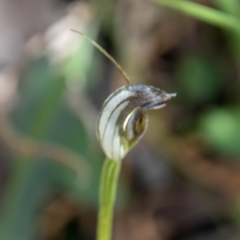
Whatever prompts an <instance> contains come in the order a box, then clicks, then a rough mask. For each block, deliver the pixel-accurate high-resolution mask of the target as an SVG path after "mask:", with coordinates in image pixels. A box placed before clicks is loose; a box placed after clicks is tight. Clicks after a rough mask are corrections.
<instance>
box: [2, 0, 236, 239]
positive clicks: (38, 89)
mask: <svg viewBox="0 0 240 240" xmlns="http://www.w3.org/2000/svg"><path fill="white" fill-rule="evenodd" d="M0 29H1V36H0V117H1V120H0V154H1V158H0V239H1V240H15V239H16V240H33V239H34V240H35V239H36V240H38V239H39V240H65V239H66V240H67V239H68V240H77V239H86V240H87V239H89V240H90V239H95V230H96V216H97V209H98V187H99V179H100V172H101V166H102V163H103V160H104V154H103V152H102V151H101V149H100V146H99V143H98V142H97V139H96V136H95V124H96V121H97V116H98V113H99V111H100V108H101V105H102V104H103V102H104V100H105V99H106V98H107V97H108V96H109V94H110V93H111V92H113V91H114V90H115V89H117V88H118V87H120V86H123V85H124V84H125V81H124V79H122V77H121V75H119V73H118V71H117V70H116V69H115V67H114V66H113V65H112V63H111V62H109V60H108V59H106V58H105V56H103V55H102V54H101V53H100V52H99V51H98V50H96V49H95V48H94V47H93V46H92V45H91V44H90V43H89V42H88V41H87V40H86V39H85V38H83V37H82V36H80V35H78V34H76V33H74V32H72V31H71V30H70V29H75V30H79V31H82V32H84V33H86V34H87V35H89V36H91V37H92V38H93V39H94V40H95V41H97V42H98V43H99V44H100V45H101V46H103V48H104V49H106V50H107V51H108V52H109V53H110V54H111V55H112V56H113V57H114V58H116V59H117V61H118V62H119V63H120V64H121V65H122V66H123V68H124V69H125V70H126V72H127V73H128V75H129V76H130V77H131V80H132V83H143V84H150V85H154V86H156V87H159V88H161V89H163V90H165V91H167V92H176V93H177V98H175V99H174V100H172V101H171V102H170V103H169V104H168V106H167V107H165V108H164V109H161V110H160V111H155V112H150V113H149V128H148V130H147V132H146V134H145V136H144V138H143V139H142V140H141V142H140V143H139V145H138V146H136V148H134V149H133V150H132V151H131V152H130V153H129V154H128V155H127V157H126V159H124V161H123V168H122V172H121V178H120V186H119V191H118V201H117V207H116V214H115V219H114V229H113V239H116V240H121V239H125V240H126V239H129V240H135V239H136V240H145V239H147V240H202V239H204V240H225V239H226V240H235V239H240V228H239V222H240V207H239V206H240V204H239V203H240V201H239V200H240V198H239V194H240V164H239V159H240V146H239V145H240V105H239V104H240V82H239V80H240V70H239V69H240V68H239V64H240V2H239V1H238V0H198V1H187V0H156V1H152V2H151V1H146V0H117V1H110V0H98V1H94V0H92V1H87V0H86V1H80V0H79V1H70V0H69V1H67V0H43V1H37V0H21V1H16V0H11V1H9V0H0Z"/></svg>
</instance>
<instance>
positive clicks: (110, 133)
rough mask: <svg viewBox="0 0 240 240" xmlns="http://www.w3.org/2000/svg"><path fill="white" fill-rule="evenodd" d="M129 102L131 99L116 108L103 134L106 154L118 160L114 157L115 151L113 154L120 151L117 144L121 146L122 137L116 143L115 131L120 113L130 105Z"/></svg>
mask: <svg viewBox="0 0 240 240" xmlns="http://www.w3.org/2000/svg"><path fill="white" fill-rule="evenodd" d="M128 103H129V101H126V102H124V103H122V104H121V105H119V106H118V107H117V108H115V109H114V111H113V113H112V115H111V118H110V119H109V121H108V122H107V123H106V124H107V125H106V130H105V132H104V135H103V136H102V142H101V143H102V147H103V149H104V151H105V154H106V155H107V156H108V157H109V158H111V159H113V160H118V159H114V155H115V153H114V154H113V151H119V148H118V147H117V146H119V147H120V139H119V143H118V144H116V145H115V144H114V137H115V136H114V133H115V129H116V123H117V119H118V117H119V115H120V114H121V111H122V110H123V109H124V108H125V107H126V106H127V105H128ZM117 136H118V134H117ZM118 137H119V136H118ZM116 141H117V140H116ZM116 156H117V155H116Z"/></svg>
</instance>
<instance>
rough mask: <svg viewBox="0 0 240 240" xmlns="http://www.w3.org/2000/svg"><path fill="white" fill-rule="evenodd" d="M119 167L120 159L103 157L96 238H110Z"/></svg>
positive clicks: (107, 239)
mask: <svg viewBox="0 0 240 240" xmlns="http://www.w3.org/2000/svg"><path fill="white" fill-rule="evenodd" d="M120 168H121V161H113V160H111V159H108V158H106V159H105V161H104V164H103V168H102V174H101V183H100V196H99V200H100V202H99V207H100V208H99V213H98V226H97V240H110V239H111V235H112V220H113V212H114V203H115V199H116V192H117V183H118V176H119V172H120Z"/></svg>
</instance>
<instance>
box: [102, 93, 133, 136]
mask: <svg viewBox="0 0 240 240" xmlns="http://www.w3.org/2000/svg"><path fill="white" fill-rule="evenodd" d="M131 96H134V93H133V92H130V91H128V90H124V89H123V90H122V91H120V92H118V93H116V95H113V96H110V97H109V100H108V99H107V100H106V105H105V106H104V109H103V110H102V114H101V116H100V119H99V124H98V131H99V137H100V139H102V140H103V133H104V130H105V127H106V126H107V124H108V119H109V117H110V116H111V114H112V112H113V111H114V109H115V108H116V107H117V106H118V105H119V104H120V103H121V102H122V101H124V100H125V99H127V98H129V97H131Z"/></svg>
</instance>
